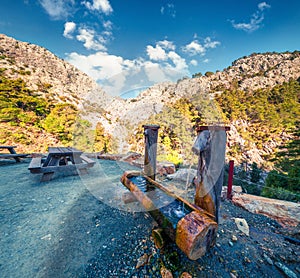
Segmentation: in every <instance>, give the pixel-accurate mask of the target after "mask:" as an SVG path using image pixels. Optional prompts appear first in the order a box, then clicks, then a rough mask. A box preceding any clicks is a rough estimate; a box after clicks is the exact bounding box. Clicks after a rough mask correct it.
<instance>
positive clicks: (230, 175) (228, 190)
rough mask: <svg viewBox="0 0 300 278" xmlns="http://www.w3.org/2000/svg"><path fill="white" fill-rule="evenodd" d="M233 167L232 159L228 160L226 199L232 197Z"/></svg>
mask: <svg viewBox="0 0 300 278" xmlns="http://www.w3.org/2000/svg"><path fill="white" fill-rule="evenodd" d="M233 167H234V161H233V160H230V161H229V173H228V186H227V199H230V200H231V199H232V182H233Z"/></svg>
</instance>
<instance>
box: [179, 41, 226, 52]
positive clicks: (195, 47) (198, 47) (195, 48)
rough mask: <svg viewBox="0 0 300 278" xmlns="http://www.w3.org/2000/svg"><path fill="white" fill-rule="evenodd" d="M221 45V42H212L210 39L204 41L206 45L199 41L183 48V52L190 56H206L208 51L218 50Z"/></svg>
mask: <svg viewBox="0 0 300 278" xmlns="http://www.w3.org/2000/svg"><path fill="white" fill-rule="evenodd" d="M220 44H221V43H220V42H219V41H212V39H211V38H210V37H206V38H205V39H204V43H203V44H201V43H200V42H199V41H198V40H197V39H194V40H193V41H192V42H190V43H189V44H187V45H186V46H184V47H182V51H183V52H185V53H187V54H189V55H190V56H195V55H201V56H204V55H205V53H206V51H207V49H209V48H216V47H217V46H218V45H220Z"/></svg>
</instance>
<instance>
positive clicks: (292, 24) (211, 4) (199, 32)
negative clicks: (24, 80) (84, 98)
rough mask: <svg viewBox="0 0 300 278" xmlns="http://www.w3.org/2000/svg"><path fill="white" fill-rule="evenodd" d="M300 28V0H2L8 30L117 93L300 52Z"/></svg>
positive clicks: (1, 25) (3, 29)
mask: <svg viewBox="0 0 300 278" xmlns="http://www.w3.org/2000/svg"><path fill="white" fill-rule="evenodd" d="M299 30H300V1H299V0H287V1H282V0H280V1H278V0H273V1H272V0H266V1H263V0H260V1H255V0H243V1H240V0H227V1H226V0H222V1H221V0H220V1H200V0H184V1H183V0H151V1H147V0H143V1H141V0H79V1H76V0H38V1H33V0H15V1H11V0H1V9H0V33H3V34H6V35H8V36H11V37H14V38H16V39H18V40H21V41H27V42H30V43H34V44H37V45H40V46H43V47H45V48H47V49H48V50H50V51H51V52H53V53H54V54H56V55H57V56H59V57H60V58H63V59H65V60H67V61H69V62H71V63H72V64H74V65H75V66H77V67H78V68H79V69H81V70H83V71H84V72H86V73H87V74H89V75H90V76H91V77H92V78H94V79H95V80H96V81H97V82H98V83H100V84H102V85H103V86H106V88H107V90H109V87H110V88H114V89H113V90H115V92H112V93H113V94H118V93H119V92H120V91H125V90H128V88H131V89H132V88H133V89H134V88H139V87H144V86H148V85H151V83H155V82H161V81H166V80H176V79H178V78H180V77H183V76H189V77H190V76H192V74H194V73H197V72H201V73H205V72H206V71H216V70H223V69H224V68H226V67H228V66H230V65H231V62H233V61H234V60H236V59H238V58H240V57H242V56H245V55H250V54H251V53H253V52H267V51H270V52H272V51H277V52H281V51H294V50H300V31H299ZM129 77H131V79H132V80H131V81H130V78H129ZM146 79H147V80H146ZM125 83H128V84H129V83H131V85H130V86H128V87H127V88H125V87H124V84H125ZM117 87H119V88H117ZM116 92H117V93H116Z"/></svg>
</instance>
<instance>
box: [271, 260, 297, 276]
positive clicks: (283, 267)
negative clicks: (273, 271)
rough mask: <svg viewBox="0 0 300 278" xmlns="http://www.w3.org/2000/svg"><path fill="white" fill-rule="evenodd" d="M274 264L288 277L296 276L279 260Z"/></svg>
mask: <svg viewBox="0 0 300 278" xmlns="http://www.w3.org/2000/svg"><path fill="white" fill-rule="evenodd" d="M275 265H276V266H277V267H278V268H279V269H280V270H281V271H283V272H284V274H285V275H286V276H287V277H289V278H297V275H296V274H295V272H293V271H291V270H290V269H289V268H288V267H286V266H285V265H284V264H282V263H280V262H276V263H275Z"/></svg>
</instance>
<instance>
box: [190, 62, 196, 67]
mask: <svg viewBox="0 0 300 278" xmlns="http://www.w3.org/2000/svg"><path fill="white" fill-rule="evenodd" d="M190 64H191V65H192V66H195V67H196V66H198V62H197V61H196V60H191V61H190Z"/></svg>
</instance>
